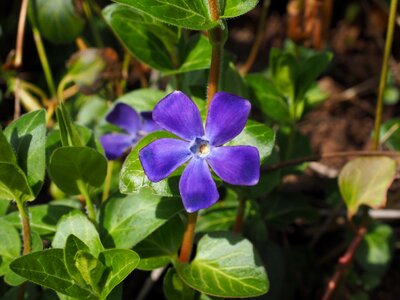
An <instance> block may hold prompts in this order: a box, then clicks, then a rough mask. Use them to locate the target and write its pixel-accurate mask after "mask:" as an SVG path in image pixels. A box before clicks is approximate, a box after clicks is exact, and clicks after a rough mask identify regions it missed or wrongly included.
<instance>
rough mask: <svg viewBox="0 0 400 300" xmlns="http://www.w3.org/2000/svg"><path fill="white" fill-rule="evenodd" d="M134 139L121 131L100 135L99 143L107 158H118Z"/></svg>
mask: <svg viewBox="0 0 400 300" xmlns="http://www.w3.org/2000/svg"><path fill="white" fill-rule="evenodd" d="M134 141H135V138H134V136H132V135H128V134H122V133H110V134H105V135H103V136H101V137H100V143H101V145H102V146H103V149H104V152H105V154H106V157H107V159H108V160H114V159H117V158H119V157H120V156H121V155H122V154H123V153H124V152H125V150H127V149H128V148H129V147H130V146H132V144H133V143H134Z"/></svg>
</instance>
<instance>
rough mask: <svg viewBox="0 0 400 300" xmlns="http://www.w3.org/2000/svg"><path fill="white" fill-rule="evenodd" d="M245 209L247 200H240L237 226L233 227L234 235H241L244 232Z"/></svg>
mask: <svg viewBox="0 0 400 300" xmlns="http://www.w3.org/2000/svg"><path fill="white" fill-rule="evenodd" d="M245 208H246V199H245V198H240V199H239V207H238V210H237V213H236V220H235V225H233V229H232V231H233V232H234V233H237V234H239V233H240V232H241V231H242V226H243V220H244V212H245Z"/></svg>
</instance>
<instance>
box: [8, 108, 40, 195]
mask: <svg viewBox="0 0 400 300" xmlns="http://www.w3.org/2000/svg"><path fill="white" fill-rule="evenodd" d="M4 135H5V136H6V138H7V140H8V141H9V143H10V144H11V146H12V148H13V149H14V152H15V153H16V156H17V161H18V165H19V166H20V167H21V169H22V170H23V171H24V172H25V174H26V177H27V179H28V183H29V186H30V187H31V189H32V192H33V194H34V195H35V196H36V195H37V194H38V193H39V191H40V189H41V188H42V185H43V180H44V173H45V168H46V157H45V141H46V113H45V111H44V110H43V109H41V110H37V111H33V112H30V113H27V114H25V115H23V116H22V117H20V118H19V119H17V120H16V121H14V122H12V123H11V124H10V125H9V126H8V127H7V128H6V129H5V130H4Z"/></svg>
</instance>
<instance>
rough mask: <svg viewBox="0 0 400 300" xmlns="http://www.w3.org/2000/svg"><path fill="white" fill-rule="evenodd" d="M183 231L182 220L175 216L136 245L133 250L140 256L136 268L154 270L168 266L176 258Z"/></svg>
mask: <svg viewBox="0 0 400 300" xmlns="http://www.w3.org/2000/svg"><path fill="white" fill-rule="evenodd" d="M183 231H184V226H183V223H182V220H181V219H180V218H179V216H175V217H173V218H171V219H170V220H168V221H167V222H166V223H165V224H164V225H162V226H161V227H160V228H158V229H157V230H156V231H154V232H153V233H152V234H150V235H149V236H148V237H147V238H146V239H144V240H143V241H141V242H140V243H139V244H137V245H136V246H135V247H134V248H133V250H134V251H136V253H137V254H139V256H140V262H139V265H138V268H139V269H141V270H154V269H158V268H161V267H163V266H165V265H167V264H169V263H170V262H171V260H173V259H174V258H176V257H177V253H178V250H179V247H180V245H181V242H182V236H183Z"/></svg>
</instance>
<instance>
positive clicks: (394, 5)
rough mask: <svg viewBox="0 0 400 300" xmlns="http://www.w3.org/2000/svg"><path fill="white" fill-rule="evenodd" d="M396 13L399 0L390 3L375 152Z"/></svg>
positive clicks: (377, 113)
mask: <svg viewBox="0 0 400 300" xmlns="http://www.w3.org/2000/svg"><path fill="white" fill-rule="evenodd" d="M396 12H397V0H392V1H391V2H390V13H389V22H388V28H387V34H386V42H385V52H384V55H383V62H382V70H381V78H380V81H379V91H378V102H377V103H376V113H375V126H374V137H373V150H377V149H378V148H379V134H380V128H381V123H382V110H383V94H384V92H385V87H386V81H387V73H388V63H389V58H390V52H391V49H392V44H393V36H394V25H395V22H396Z"/></svg>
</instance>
